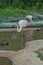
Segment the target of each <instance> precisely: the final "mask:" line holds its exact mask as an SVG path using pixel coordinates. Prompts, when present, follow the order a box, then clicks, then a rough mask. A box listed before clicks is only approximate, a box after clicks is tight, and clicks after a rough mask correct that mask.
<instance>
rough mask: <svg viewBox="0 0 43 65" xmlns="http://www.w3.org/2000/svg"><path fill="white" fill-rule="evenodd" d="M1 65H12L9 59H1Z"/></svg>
mask: <svg viewBox="0 0 43 65" xmlns="http://www.w3.org/2000/svg"><path fill="white" fill-rule="evenodd" d="M0 65H12V62H11V61H10V60H9V58H8V57H0Z"/></svg>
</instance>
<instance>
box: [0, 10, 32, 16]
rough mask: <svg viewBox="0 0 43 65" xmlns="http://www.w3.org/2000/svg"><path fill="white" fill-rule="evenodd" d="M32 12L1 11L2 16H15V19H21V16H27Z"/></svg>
mask: <svg viewBox="0 0 43 65" xmlns="http://www.w3.org/2000/svg"><path fill="white" fill-rule="evenodd" d="M30 13H31V11H30V10H26V9H0V16H1V15H4V16H15V17H20V16H25V15H28V14H30Z"/></svg>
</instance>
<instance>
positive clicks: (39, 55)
mask: <svg viewBox="0 0 43 65" xmlns="http://www.w3.org/2000/svg"><path fill="white" fill-rule="evenodd" d="M36 53H37V54H38V56H37V57H38V58H40V60H41V61H43V55H42V54H41V53H40V52H38V51H36Z"/></svg>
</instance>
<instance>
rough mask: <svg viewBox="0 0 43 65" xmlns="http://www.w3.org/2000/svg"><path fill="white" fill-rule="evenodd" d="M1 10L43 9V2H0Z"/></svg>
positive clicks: (7, 0) (10, 0)
mask: <svg viewBox="0 0 43 65" xmlns="http://www.w3.org/2000/svg"><path fill="white" fill-rule="evenodd" d="M0 8H2V9H3V8H23V9H24V8H26V9H28V8H31V9H33V8H35V9H40V8H43V0H0Z"/></svg>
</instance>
